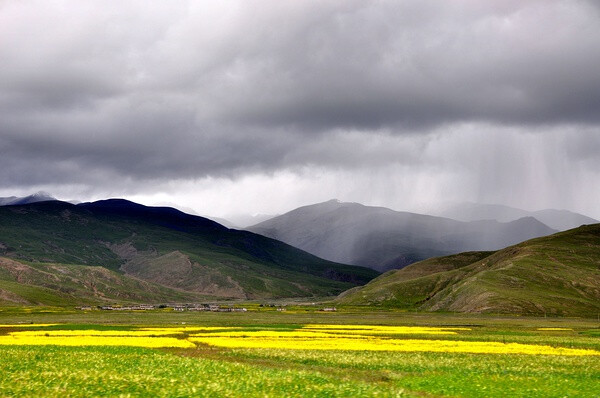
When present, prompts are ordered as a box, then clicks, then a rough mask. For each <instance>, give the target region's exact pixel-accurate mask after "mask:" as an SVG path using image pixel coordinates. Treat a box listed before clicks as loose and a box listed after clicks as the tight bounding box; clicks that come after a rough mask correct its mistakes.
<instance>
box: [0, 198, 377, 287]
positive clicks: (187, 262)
mask: <svg viewBox="0 0 600 398" xmlns="http://www.w3.org/2000/svg"><path fill="white" fill-rule="evenodd" d="M0 256H4V257H9V258H11V259H13V260H19V261H29V262H31V263H32V264H33V263H45V264H56V263H60V264H75V265H93V266H102V267H105V268H107V269H110V270H113V271H119V272H122V273H123V272H124V273H125V274H126V275H129V276H132V277H136V278H138V279H142V280H144V281H147V282H150V283H153V284H156V285H161V286H166V287H169V288H172V289H178V290H180V291H185V292H192V293H195V294H202V295H205V296H212V297H231V298H260V297H301V296H314V295H331V294H337V293H339V292H341V291H343V290H345V289H346V288H348V287H351V286H353V285H359V284H364V283H366V282H367V281H369V280H370V279H372V278H373V277H375V276H377V273H376V272H374V271H372V270H370V269H367V268H363V267H356V266H349V265H343V264H337V263H334V262H331V261H326V260H322V259H320V258H318V257H315V256H313V255H311V254H308V253H306V252H303V251H302V250H299V249H297V248H294V247H292V246H289V245H287V244H285V243H282V242H279V241H277V240H274V239H270V238H266V237H264V236H261V235H257V234H254V233H251V232H248V231H238V230H230V229H228V228H226V227H224V226H222V225H220V224H218V223H216V222H214V221H211V220H208V219H206V218H203V217H198V216H192V215H189V214H185V213H182V212H180V211H178V210H175V209H172V208H166V207H146V206H142V205H139V204H136V203H132V202H129V201H126V200H119V199H112V200H104V201H98V202H94V203H83V204H80V205H72V204H70V203H66V202H59V201H46V202H39V203H33V204H27V205H18V206H3V207H0ZM1 275H2V272H1V270H0V276H1ZM0 279H1V278H0Z"/></svg>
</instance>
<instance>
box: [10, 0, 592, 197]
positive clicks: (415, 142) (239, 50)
mask: <svg viewBox="0 0 600 398" xmlns="http://www.w3.org/2000/svg"><path fill="white" fill-rule="evenodd" d="M598 48H600V10H599V9H598V7H597V4H595V3H594V2H586V1H575V0H574V1H545V0H544V1H542V0H531V1H506V0H497V1H487V2H480V1H475V0H471V1H468V0H464V1H457V2H448V1H441V0H438V1H401V2H398V1H378V2H363V1H331V2H319V1H315V2H279V1H272V2H258V1H243V2H227V3H219V4H218V5H217V3H211V2H162V3H158V2H154V3H152V5H151V6H150V5H148V4H147V3H146V2H134V1H132V2H121V1H114V2H78V1H72V2H52V3H48V2H44V1H39V2H36V1H7V2H2V3H0V59H2V68H0V120H1V122H0V123H1V124H0V152H1V155H2V156H1V158H0V182H1V183H2V184H4V185H5V186H32V185H42V184H45V183H46V184H49V183H56V184H61V183H63V184H69V183H76V184H88V185H103V184H104V185H110V184H114V183H115V181H116V180H117V179H119V178H120V179H122V181H124V184H130V183H132V181H139V180H169V179H172V178H183V179H185V178H201V177H205V176H231V177H234V176H236V175H239V174H244V173H250V172H267V173H268V172H272V171H274V170H280V169H285V168H290V167H291V168H293V167H301V166H304V165H312V166H315V167H320V166H323V167H340V168H348V167H376V166H377V165H378V164H383V163H386V162H397V163H407V162H412V163H418V162H419V161H421V160H420V157H419V155H418V154H419V151H421V150H422V149H423V148H424V147H425V146H426V145H427V142H428V140H433V139H434V137H435V136H436V135H447V134H453V133H454V132H455V131H456V130H457V129H460V126H462V125H464V124H468V123H482V125H484V126H485V125H487V126H508V127H511V126H516V127H518V128H520V129H531V130H532V131H538V133H539V134H544V129H545V128H547V127H553V128H554V127H555V126H568V127H569V129H571V130H570V131H572V134H574V135H577V134H578V133H577V126H585V128H586V129H588V130H589V129H590V128H592V129H593V128H595V126H597V125H598V123H600V112H598V109H599V108H600V68H598V67H597V66H598V65H600V51H598ZM481 134H486V131H485V130H484V131H482V132H481ZM405 136H408V137H412V138H411V140H412V141H411V142H410V143H409V142H408V141H406V140H404V137H405ZM594 139H595V138H594V135H593V134H592V135H590V134H588V135H583V134H582V135H580V137H579V141H577V142H578V143H577V144H576V145H575V144H573V146H572V147H570V149H569V151H567V152H566V153H567V155H566V156H571V157H574V158H577V157H579V156H582V157H585V156H588V157H589V156H590V155H589V154H587V155H586V153H585V150H581V149H578V148H584V149H585V148H589V147H587V146H586V142H587V140H592V141H593V140H594ZM594 142H596V141H594Z"/></svg>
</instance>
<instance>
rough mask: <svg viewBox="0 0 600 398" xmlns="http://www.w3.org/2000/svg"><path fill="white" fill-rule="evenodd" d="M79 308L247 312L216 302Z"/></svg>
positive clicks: (88, 309) (82, 307)
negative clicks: (222, 305)
mask: <svg viewBox="0 0 600 398" xmlns="http://www.w3.org/2000/svg"><path fill="white" fill-rule="evenodd" d="M77 309H78V310H82V311H91V310H94V309H97V310H103V311H148V310H157V309H172V310H173V311H212V312H246V311H248V310H247V309H246V308H234V307H221V306H219V305H216V304H159V305H153V304H135V305H99V306H97V307H92V306H80V307H77Z"/></svg>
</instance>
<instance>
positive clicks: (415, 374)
mask: <svg viewBox="0 0 600 398" xmlns="http://www.w3.org/2000/svg"><path fill="white" fill-rule="evenodd" d="M595 332H596V329H586V330H576V329H575V328H571V327H562V326H560V327H558V326H546V327H527V326H522V325H521V326H516V327H510V328H506V327H504V328H498V327H486V326H483V327H482V326H479V325H475V326H471V325H468V326H467V325H459V326H456V325H447V326H444V325H441V326H422V325H420V326H414V325H368V324H360V323H347V324H336V323H322V324H315V323H312V324H311V323H306V324H271V325H268V324H267V325H265V324H255V325H253V324H251V323H250V324H249V323H245V324H243V325H231V322H227V325H222V326H221V325H215V324H206V325H203V324H198V325H185V326H181V325H179V326H176V325H173V326H166V325H165V326H159V325H140V324H136V325H127V324H120V325H114V326H110V325H89V324H87V325H74V324H42V323H39V324H24V325H23V324H5V325H0V358H1V359H2V361H1V362H0V396H22V397H29V396H39V397H50V396H58V395H62V396H69V397H70V396H73V397H77V396H82V397H83V396H125V397H126V396H131V397H137V396H140V397H141V396H164V397H167V396H182V397H183V396H207V397H208V396H211V397H236V396H239V397H242V396H250V397H252V396H261V397H263V396H267V397H279V396H296V397H347V396H353V397H354V396H358V397H371V396H378V397H397V396H423V395H435V396H467V397H470V396H474V397H504V396H532V397H552V396H556V397H559V396H561V397H564V396H573V397H586V396H589V397H594V396H598V395H597V392H598V391H600V365H599V362H600V339H599V338H598V337H596V333H595Z"/></svg>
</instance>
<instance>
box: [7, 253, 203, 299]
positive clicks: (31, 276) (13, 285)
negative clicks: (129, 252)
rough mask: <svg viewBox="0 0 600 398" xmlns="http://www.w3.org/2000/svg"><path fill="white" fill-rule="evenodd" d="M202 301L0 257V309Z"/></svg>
mask: <svg viewBox="0 0 600 398" xmlns="http://www.w3.org/2000/svg"><path fill="white" fill-rule="evenodd" d="M203 298H206V297H204V296H201V295H199V294H194V293H189V292H183V291H179V290H175V289H169V288H167V287H164V286H161V285H157V284H153V283H148V282H144V281H141V280H138V279H135V278H131V277H129V276H127V275H123V274H120V273H118V272H115V271H111V270H109V269H107V268H104V267H91V266H83V265H66V264H33V263H30V264H27V263H24V262H19V261H15V260H12V259H8V258H5V257H0V305H6V304H21V305H22V304H25V305H38V304H41V305H66V304H68V305H89V304H103V303H104V304H106V303H114V302H124V303H130V302H137V303H159V302H189V301H197V300H201V299H203Z"/></svg>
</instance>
